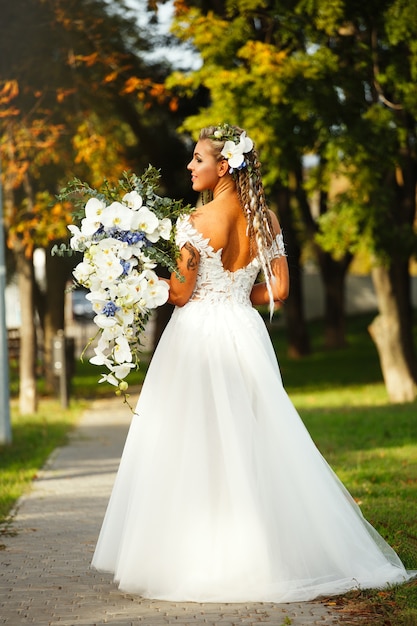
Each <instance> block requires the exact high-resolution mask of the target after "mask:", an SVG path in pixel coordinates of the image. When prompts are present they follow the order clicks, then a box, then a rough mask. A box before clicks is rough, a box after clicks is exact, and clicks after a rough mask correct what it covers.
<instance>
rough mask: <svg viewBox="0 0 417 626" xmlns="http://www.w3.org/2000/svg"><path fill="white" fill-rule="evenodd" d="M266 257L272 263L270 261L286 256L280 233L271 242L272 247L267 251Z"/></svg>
mask: <svg viewBox="0 0 417 626" xmlns="http://www.w3.org/2000/svg"><path fill="white" fill-rule="evenodd" d="M268 256H269V260H270V261H272V259H279V257H281V256H287V252H286V250H285V244H284V238H283V236H282V232H281V233H278V235H277V236H276V237H275V239H274V241H273V242H272V245H271V247H270V248H269V250H268Z"/></svg>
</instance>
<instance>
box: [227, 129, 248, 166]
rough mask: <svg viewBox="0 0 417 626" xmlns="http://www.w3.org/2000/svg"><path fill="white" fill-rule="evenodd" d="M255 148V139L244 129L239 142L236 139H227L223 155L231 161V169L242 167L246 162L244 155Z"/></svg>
mask: <svg viewBox="0 0 417 626" xmlns="http://www.w3.org/2000/svg"><path fill="white" fill-rule="evenodd" d="M252 148H253V141H252V139H250V138H249V137H247V136H246V132H245V131H243V132H242V133H241V135H240V139H239V143H235V142H234V141H230V140H229V141H226V142H225V144H224V146H223V150H222V151H221V155H222V156H224V158H225V159H226V160H227V162H228V163H229V166H230V168H231V170H232V171H233V170H234V169H240V168H241V167H242V166H243V165H244V163H245V157H244V156H243V155H244V154H246V153H247V152H250V151H251V150H252Z"/></svg>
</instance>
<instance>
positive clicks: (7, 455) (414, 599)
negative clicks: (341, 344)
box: [0, 316, 417, 626]
mask: <svg viewBox="0 0 417 626" xmlns="http://www.w3.org/2000/svg"><path fill="white" fill-rule="evenodd" d="M370 321H371V318H370V317H367V316H359V317H353V318H350V319H349V320H348V333H347V335H348V337H347V338H348V346H347V347H346V348H345V349H343V350H335V351H329V350H325V349H323V346H322V337H323V328H322V324H321V323H318V322H317V323H312V324H311V325H310V331H311V343H312V347H313V352H312V354H311V355H310V356H307V357H305V358H303V359H298V360H293V359H289V358H288V357H287V355H286V338H285V330H284V329H282V328H275V327H274V328H273V329H272V331H271V335H272V339H273V343H274V346H275V348H276V351H277V354H278V358H279V362H280V367H281V371H282V374H283V380H284V385H285V387H286V389H287V391H288V393H289V395H290V397H291V399H292V401H293V402H294V404H295V406H296V407H297V409H298V411H299V413H300V415H301V417H302V419H303V421H304V422H305V424H306V426H307V428H308V430H309V431H310V433H311V435H312V437H313V439H314V441H315V442H316V444H317V446H318V448H319V449H320V451H321V452H322V453H323V455H324V456H325V458H326V459H327V461H328V462H329V463H330V465H331V466H332V467H333V469H334V470H335V471H336V473H337V474H338V476H339V477H340V478H341V480H342V481H343V482H344V484H345V485H346V487H347V488H348V489H349V491H350V492H351V494H352V496H353V497H354V498H355V499H356V500H357V501H358V502H359V503H360V505H361V508H362V511H363V513H364V515H365V517H366V518H367V519H368V520H369V521H370V522H371V523H372V524H373V525H374V526H375V527H376V528H377V530H378V531H379V532H380V533H381V534H382V535H383V537H384V538H385V539H386V540H387V541H388V542H389V543H390V544H391V545H392V547H393V548H394V549H395V550H396V551H397V552H398V554H399V555H400V557H401V559H402V560H403V562H404V564H405V565H406V567H408V568H410V569H411V568H412V569H417V515H416V510H417V402H413V403H409V404H404V405H391V404H390V403H389V402H388V398H387V394H386V392H385V388H384V385H383V383H382V377H381V371H380V366H379V361H378V356H377V353H376V349H375V347H374V345H373V343H372V341H371V339H370V337H369V335H368V333H367V326H368V324H369V322H370ZM416 330H417V329H416ZM416 340H417V333H416ZM145 372H146V359H144V361H143V367H142V369H141V370H140V372H139V373H135V374H134V375H132V377H131V379H130V381H129V382H130V384H131V385H134V386H136V385H139V384H140V383H141V382H142V380H143V377H144V375H145ZM99 377H100V368H97V367H95V366H92V365H91V364H89V363H88V362H84V363H80V362H79V361H77V363H76V374H75V376H74V379H73V383H72V398H73V399H72V401H71V407H70V409H68V410H64V409H61V408H60V407H59V404H58V402H57V401H52V400H42V402H41V408H40V411H39V413H38V414H37V415H34V416H29V417H26V418H22V417H18V415H17V413H16V412H15V411H13V422H12V423H13V443H12V445H11V446H5V447H3V448H0V520H1V519H3V520H4V519H7V515H8V513H9V510H10V507H11V506H12V505H13V503H14V502H15V500H16V498H17V497H19V495H20V494H21V493H22V492H23V491H24V490H26V489H28V488H29V486H30V482H31V480H32V478H33V477H34V476H35V475H36V473H37V472H38V471H39V468H40V467H42V465H43V464H44V462H45V461H46V459H47V457H48V455H49V454H50V452H51V451H52V450H53V449H54V448H55V447H56V446H58V445H62V444H63V443H65V441H66V437H67V435H68V432H69V431H70V430H71V428H72V427H73V425H74V424H75V423H76V422H77V420H78V418H79V416H80V414H81V412H82V409H83V406H85V399H87V400H89V399H92V398H97V397H104V396H113V393H114V390H113V389H112V388H111V387H110V386H109V385H107V384H102V385H98V384H97V381H98V379H99ZM332 602H334V603H335V604H336V605H338V606H339V608H340V609H341V610H347V609H348V610H349V611H353V612H354V613H355V614H356V615H357V616H360V617H361V619H362V622H361V623H363V624H372V625H375V626H417V583H416V582H411V583H408V584H406V585H402V586H399V587H395V588H393V589H389V590H384V591H380V592H378V591H367V592H353V593H351V594H347V595H345V596H343V598H340V599H332ZM343 623H345V624H348V623H349V622H348V621H347V617H346V614H345V613H344V614H343ZM355 623H358V622H355Z"/></svg>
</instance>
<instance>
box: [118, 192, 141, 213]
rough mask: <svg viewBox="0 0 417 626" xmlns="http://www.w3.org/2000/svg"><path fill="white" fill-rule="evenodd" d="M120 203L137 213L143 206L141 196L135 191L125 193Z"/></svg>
mask: <svg viewBox="0 0 417 626" xmlns="http://www.w3.org/2000/svg"><path fill="white" fill-rule="evenodd" d="M122 201H123V202H124V203H125V204H127V206H128V207H129V209H132V210H133V211H138V210H139V209H140V207H141V206H142V204H143V200H142V196H140V195H139V194H138V192H137V191H130V192H129V193H125V195H124V196H123V198H122Z"/></svg>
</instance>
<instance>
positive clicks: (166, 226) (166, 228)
mask: <svg viewBox="0 0 417 626" xmlns="http://www.w3.org/2000/svg"><path fill="white" fill-rule="evenodd" d="M171 230H172V222H171V220H170V219H169V217H164V218H163V219H162V220H160V222H159V226H158V233H159V235H160V237H162V239H165V240H166V241H168V239H169V238H170V236H171Z"/></svg>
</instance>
